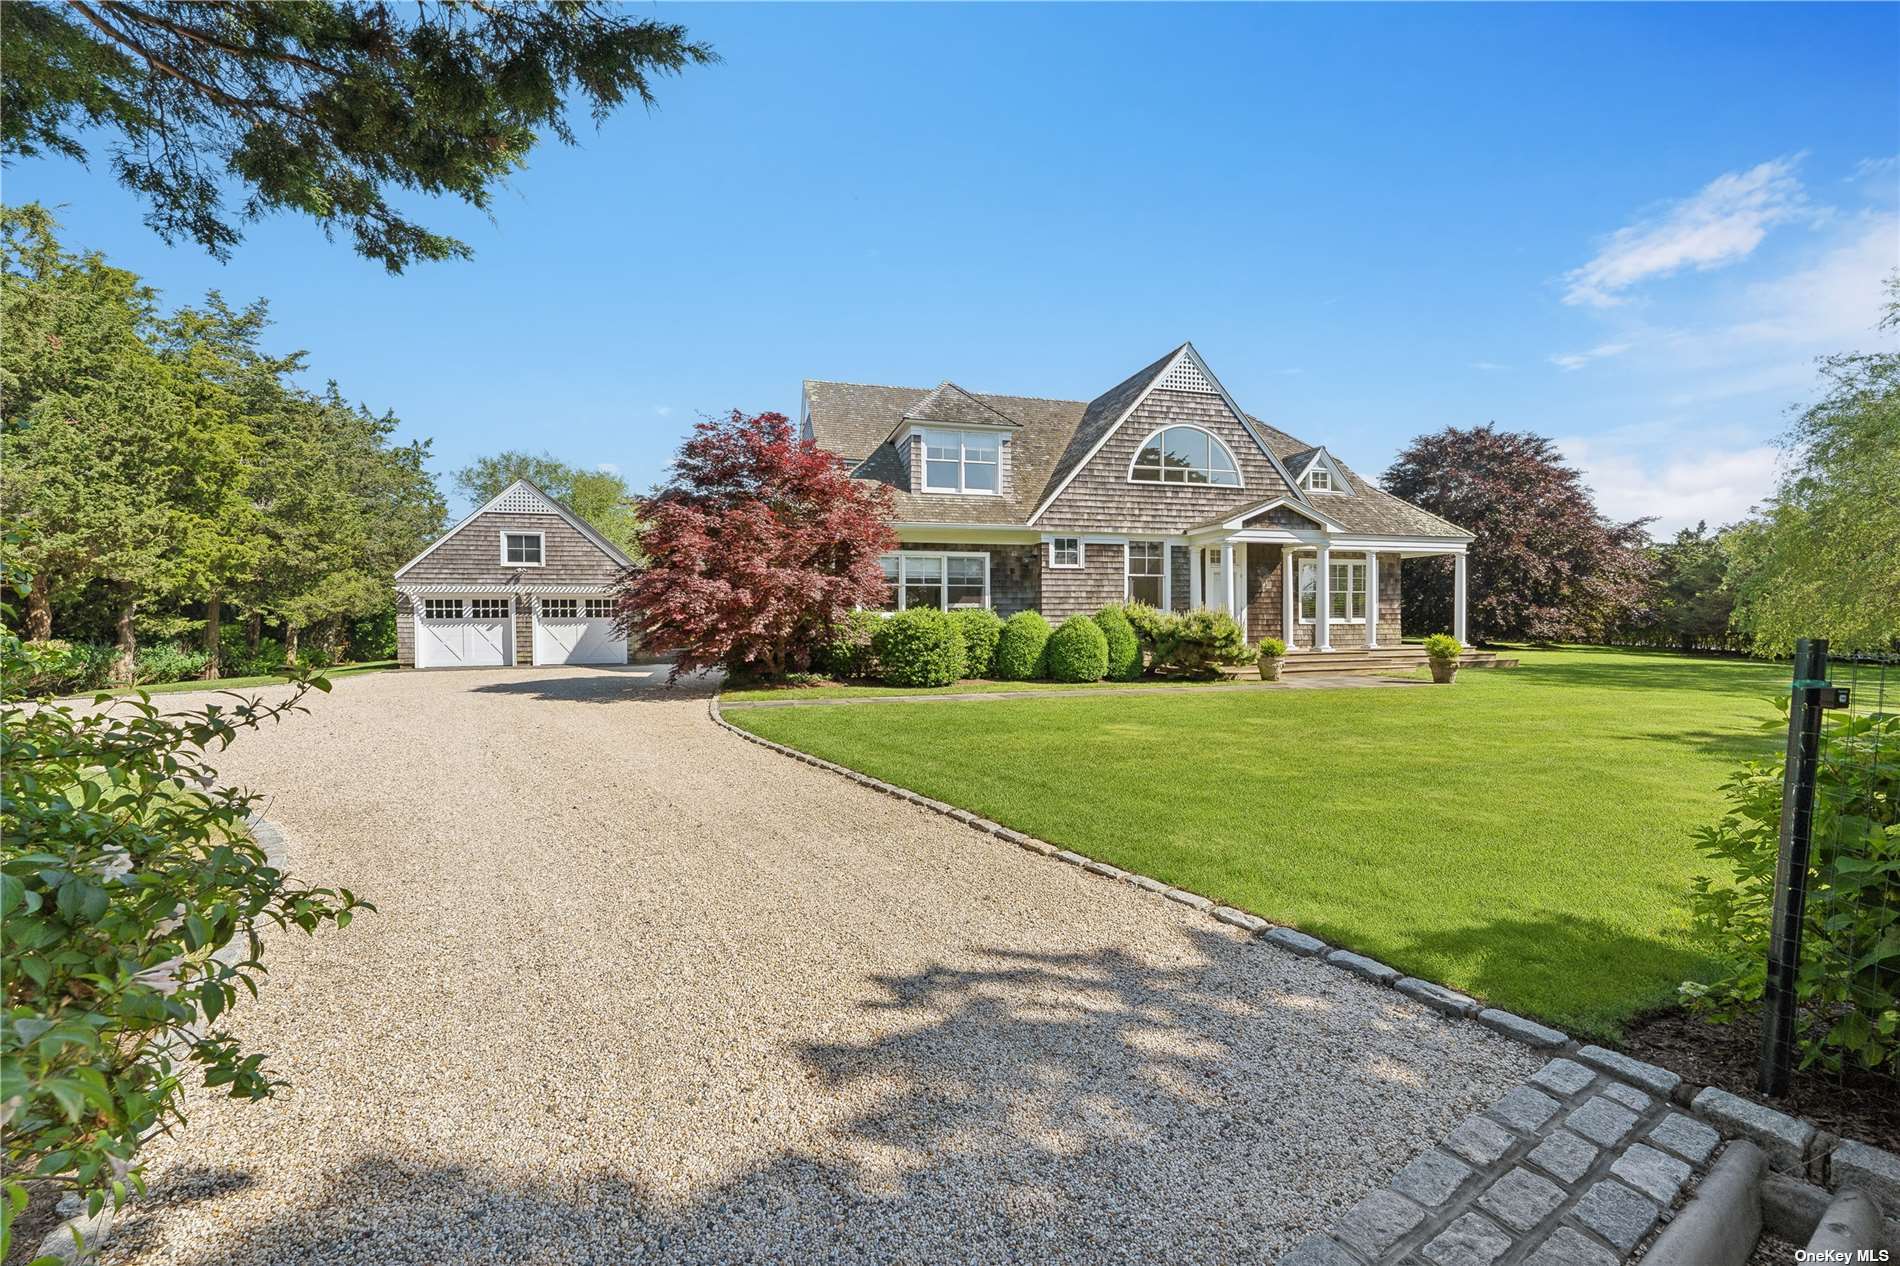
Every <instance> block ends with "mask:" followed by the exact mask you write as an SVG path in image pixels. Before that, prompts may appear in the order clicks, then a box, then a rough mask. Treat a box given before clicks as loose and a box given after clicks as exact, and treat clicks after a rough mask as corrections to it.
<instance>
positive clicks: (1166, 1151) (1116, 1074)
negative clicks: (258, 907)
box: [113, 928, 1534, 1266]
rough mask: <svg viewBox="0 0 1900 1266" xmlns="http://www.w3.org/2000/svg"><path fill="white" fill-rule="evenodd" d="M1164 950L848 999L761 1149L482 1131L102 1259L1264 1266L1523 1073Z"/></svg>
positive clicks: (1319, 993) (1305, 978)
mask: <svg viewBox="0 0 1900 1266" xmlns="http://www.w3.org/2000/svg"><path fill="white" fill-rule="evenodd" d="M1182 937H1183V943H1182V945H1181V946H1180V952H1178V953H1171V954H1168V955H1166V956H1149V957H1139V956H1136V955H1134V954H1131V953H1128V952H1126V951H1123V950H1120V949H1114V948H1087V949H1077V950H1075V951H1073V952H1041V953H1031V952H1023V951H1019V950H1013V949H1007V948H982V947H972V948H971V949H969V950H968V952H966V953H965V954H963V955H962V956H961V958H960V961H959V962H958V963H957V964H954V965H952V964H946V963H934V964H930V965H927V966H923V967H921V968H917V969H914V970H909V971H905V972H897V973H891V974H887V975H877V976H873V977H871V980H872V982H873V983H874V984H875V989H874V991H873V993H872V996H871V997H869V998H867V1000H866V1001H864V1002H863V1003H862V1004H861V1005H860V1006H859V1007H858V1008H856V1009H855V1012H854V1013H852V1014H845V1015H840V1016H839V1017H837V1024H836V1028H837V1030H838V1032H839V1033H840V1036H839V1037H838V1038H836V1039H835V1040H813V1039H812V1038H811V1037H809V1036H807V1037H804V1038H799V1039H797V1040H793V1041H789V1042H788V1043H787V1045H786V1048H785V1052H784V1059H783V1061H782V1063H781V1065H780V1068H779V1070H778V1073H777V1074H775V1076H774V1077H773V1078H771V1079H770V1083H769V1084H767V1085H764V1086H760V1087H757V1088H755V1091H754V1094H755V1096H756V1098H755V1099H754V1100H753V1101H752V1104H751V1110H756V1111H759V1112H765V1111H768V1110H769V1109H770V1108H771V1106H772V1104H771V1100H772V1099H773V1098H775V1097H783V1096H786V1095H802V1096H803V1100H804V1101H803V1102H802V1103H801V1106H800V1110H799V1111H798V1112H797V1113H796V1115H795V1116H793V1117H790V1118H788V1120H789V1121H791V1122H793V1123H795V1124H792V1125H791V1126H789V1127H788V1128H787V1129H786V1130H785V1131H784V1133H783V1135H782V1136H781V1137H780V1138H779V1139H778V1141H776V1142H775V1143H773V1144H771V1145H770V1146H760V1145H758V1144H756V1143H755V1144H753V1145H750V1146H747V1145H741V1144H739V1143H737V1142H733V1143H730V1144H725V1145H722V1141H721V1140H719V1139H715V1140H712V1141H710V1143H709V1142H708V1140H706V1139H704V1138H682V1137H678V1136H677V1135H675V1134H674V1133H673V1132H674V1131H684V1130H687V1129H689V1128H692V1127H693V1126H694V1124H695V1123H696V1122H699V1121H700V1120H701V1118H697V1117H694V1116H693V1115H692V1114H691V1113H689V1112H684V1111H669V1105H658V1107H659V1109H660V1111H659V1120H660V1121H661V1123H662V1125H663V1129H662V1131H661V1133H659V1134H657V1135H654V1136H652V1137H649V1138H646V1139H644V1140H642V1139H641V1138H640V1137H638V1136H636V1135H635V1134H628V1135H627V1136H626V1138H625V1139H624V1140H623V1141H622V1143H621V1146H622V1147H623V1148H624V1150H623V1151H622V1153H621V1157H620V1159H618V1160H617V1161H610V1162H609V1163H607V1164H605V1165H601V1164H598V1163H595V1164H590V1165H586V1166H578V1165H577V1166H576V1167H574V1168H572V1169H566V1168H565V1167H558V1166H557V1167H554V1168H553V1170H550V1169H548V1168H542V1169H536V1168H535V1167H533V1166H530V1165H524V1164H523V1163H521V1162H520V1160H519V1159H518V1158H517V1155H516V1149H515V1147H514V1145H513V1143H512V1142H511V1139H510V1137H509V1135H508V1133H507V1131H506V1130H505V1129H498V1130H497V1133H496V1135H495V1138H494V1156H493V1158H492V1160H491V1161H490V1162H489V1163H487V1164H482V1165H474V1164H469V1163H467V1162H466V1160H459V1161H450V1160H448V1159H446V1158H431V1157H428V1156H427V1155H426V1154H424V1153H423V1149H421V1148H418V1147H413V1146H408V1145H405V1142H404V1140H400V1139H387V1138H386V1139H376V1138H374V1137H373V1136H372V1137H368V1138H366V1139H365V1140H364V1144H365V1145H364V1146H363V1147H362V1148H361V1149H360V1150H358V1151H356V1152H355V1154H354V1155H353V1156H352V1157H351V1159H350V1160H349V1161H348V1162H347V1163H346V1164H343V1165H341V1166H340V1167H338V1168H335V1169H332V1170H329V1171H327V1172H325V1173H324V1174H323V1175H322V1179H321V1182H320V1184H318V1185H317V1186H315V1187H313V1188H306V1189H304V1190H302V1191H297V1190H294V1189H293V1190H289V1191H282V1192H278V1193H272V1195H273V1200H275V1201H276V1202H275V1203H271V1202H266V1201H247V1202H245V1203H244V1204H243V1205H242V1207H234V1208H232V1209H231V1210H229V1211H228V1214H227V1215H226V1216H228V1219H229V1221H228V1222H227V1223H226V1229H224V1230H223V1231H221V1232H220V1233H219V1234H218V1235H216V1236H212V1237H205V1236H199V1235H191V1234H190V1233H188V1232H183V1231H182V1228H179V1227H170V1228H163V1227H160V1226H159V1225H158V1224H159V1223H161V1222H165V1221H171V1220H177V1219H186V1220H188V1219H191V1218H194V1217H200V1216H203V1211H202V1210H201V1209H200V1210H193V1211H191V1212H187V1213H177V1212H168V1211H167V1208H166V1206H167V1205H168V1204H169V1202H170V1199H169V1197H170V1183H169V1181H167V1180H161V1182H160V1183H159V1184H158V1185H157V1187H156V1188H155V1190H154V1194H153V1200H152V1202H151V1204H150V1205H149V1206H148V1207H147V1210H146V1211H145V1212H142V1213H138V1214H135V1215H134V1217H133V1219H132V1221H131V1222H130V1223H129V1224H128V1225H127V1227H126V1228H125V1230H124V1232H123V1234H124V1235H125V1236H126V1237H128V1238H127V1240H126V1241H125V1244H124V1247H125V1248H127V1249H129V1250H131V1252H132V1257H131V1260H152V1261H158V1260H164V1261H167V1262H169V1263H173V1266H238V1264H239V1263H254V1262H256V1263H262V1262H290V1261H296V1262H306V1261H308V1262H319V1261H321V1262H364V1263H370V1262H374V1263H379V1264H380V1263H430V1264H432V1266H461V1264H463V1263H476V1262H481V1263H489V1262H510V1263H516V1262H522V1263H526V1262H537V1263H538V1262H603V1263H604V1262H625V1261H682V1262H684V1261H695V1262H697V1261H721V1262H727V1261H730V1262H738V1261H746V1262H751V1261H784V1262H803V1261H849V1262H889V1261H908V1262H948V1261H959V1262H961V1261H996V1262H1005V1261H1045V1260H1062V1261H1130V1262H1134V1261H1163V1260H1165V1261H1169V1262H1192V1261H1209V1262H1214V1261H1236V1260H1256V1261H1258V1260H1269V1261H1270V1260H1273V1258H1274V1257H1276V1256H1277V1255H1278V1254H1279V1253H1280V1252H1282V1251H1284V1250H1285V1249H1286V1248H1287V1247H1289V1246H1290V1245H1291V1244H1293V1243H1294V1242H1296V1241H1297V1240H1298V1239H1300V1238H1301V1237H1302V1236H1303V1235H1305V1234H1306V1233H1307V1232H1308V1231H1310V1230H1312V1229H1314V1228H1316V1227H1318V1226H1321V1225H1324V1224H1325V1223H1327V1222H1329V1221H1330V1220H1331V1219H1332V1218H1333V1217H1334V1216H1336V1215H1337V1214H1338V1213H1339V1212H1341V1211H1342V1210H1343V1209H1344V1208H1345V1207H1347V1206H1348V1205H1349V1204H1350V1203H1351V1202H1352V1201H1353V1200H1355V1199H1357V1198H1358V1196H1360V1195H1362V1194H1364V1193H1365V1192H1366V1191H1367V1190H1370V1189H1371V1188H1372V1187H1374V1186H1376V1185H1378V1184H1379V1183H1381V1182H1382V1181H1384V1179H1385V1178H1386V1177H1387V1176H1388V1175H1389V1174H1390V1173H1391V1172H1392V1171H1393V1170H1395V1169H1397V1168H1398V1167H1399V1166H1400V1165H1402V1164H1403V1163H1404V1162H1405V1161H1406V1160H1407V1159H1409V1157H1410V1156H1411V1155H1412V1154H1414V1153H1415V1152H1416V1151H1417V1150H1419V1149H1420V1148H1422V1147H1424V1146H1426V1145H1428V1144H1429V1143H1430V1142H1431V1141H1433V1140H1435V1139H1436V1138H1438V1137H1440V1136H1441V1135H1442V1134H1443V1133H1444V1131H1445V1130H1446V1129H1447V1128H1449V1126H1450V1125H1451V1124H1452V1123H1453V1122H1454V1121H1455V1120H1456V1119H1457V1118H1458V1117H1459V1116H1461V1115H1462V1114H1463V1113H1464V1112H1466V1111H1468V1110H1470V1109H1471V1108H1473V1107H1475V1106H1477V1105H1478V1104H1480V1103H1484V1102H1489V1101H1490V1100H1491V1099H1492V1098H1494V1097H1495V1096H1496V1095H1497V1094H1498V1093H1500V1092H1501V1090H1502V1089H1504V1088H1506V1087H1507V1086H1509V1085H1512V1084H1515V1082H1516V1081H1517V1080H1518V1079H1519V1078H1521V1077H1522V1076H1523V1075H1524V1072H1525V1071H1527V1070H1528V1068H1529V1067H1531V1066H1534V1061H1532V1060H1530V1059H1529V1057H1528V1056H1523V1055H1522V1054H1521V1052H1518V1050H1517V1048H1512V1047H1507V1046H1505V1045H1503V1044H1502V1043H1501V1041H1499V1040H1498V1039H1495V1038H1492V1037H1490V1036H1489V1035H1486V1034H1484V1033H1482V1032H1481V1031H1478V1030H1476V1029H1475V1027H1474V1026H1464V1027H1463V1028H1461V1029H1459V1030H1458V1031H1456V1032H1453V1031H1451V1030H1450V1029H1449V1028H1448V1026H1447V1025H1446V1024H1445V1022H1443V1021H1442V1020H1440V1019H1438V1018H1437V1017H1434V1016H1431V1015H1429V1014H1427V1013H1425V1012H1423V1011H1422V1010H1421V1009H1419V1008H1416V1007H1414V1006H1412V1005H1411V1004H1409V1003H1406V1002H1405V1001H1404V1000H1403V999H1400V998H1399V997H1397V996H1396V995H1394V994H1392V993H1390V992H1389V991H1375V990H1373V989H1371V988H1370V987H1368V986H1365V985H1363V984H1362V983H1360V982H1357V981H1355V980H1353V979H1352V978H1351V977H1348V976H1347V975H1345V973H1342V972H1338V971H1336V970H1334V969H1330V968H1326V967H1324V966H1321V965H1319V964H1315V963H1312V962H1310V961H1309V960H1299V959H1294V958H1292V957H1291V956H1288V955H1284V954H1282V953H1281V952H1280V951H1277V950H1275V949H1272V948H1270V947H1267V946H1264V945H1261V944H1259V943H1242V942H1240V941H1239V940H1237V939H1235V938H1233V937H1231V936H1229V935H1227V934H1224V933H1222V932H1220V931H1217V930H1211V929H1200V928H1184V929H1183V930H1182ZM529 1040H531V1038H530V1039H529ZM680 1040H681V1042H682V1043H687V1044H690V1043H691V1042H692V1041H693V1040H694V1035H692V1034H681V1035H680ZM506 1075H507V1072H506V1070H505V1069H498V1070H497V1076H501V1077H505V1076H506ZM653 1106H655V1105H648V1104H629V1105H624V1109H623V1111H621V1112H619V1113H617V1114H616V1116H617V1117H618V1118H619V1119H624V1120H629V1121H631V1120H636V1119H638V1118H639V1117H640V1116H641V1115H642V1114H643V1113H645V1112H646V1111H647V1110H648V1109H650V1108H652V1107H653ZM259 1110H260V1111H268V1110H269V1109H268V1107H265V1108H261V1109H259ZM498 1124H499V1123H498ZM608 1150H609V1151H610V1152H611V1151H612V1150H613V1149H611V1148H610V1149H608ZM682 1157H699V1158H701V1160H702V1162H704V1163H702V1164H701V1165H700V1166H699V1171H700V1172H695V1164H694V1163H693V1162H691V1161H690V1160H682ZM707 1158H710V1159H709V1160H707ZM273 1181H274V1182H276V1183H278V1184H280V1185H282V1179H281V1178H279V1179H274V1180H273ZM286 1199H287V1200H288V1201H289V1202H290V1204H289V1207H285V1205H284V1203H283V1200H286ZM141 1224H143V1225H141ZM161 1231H164V1232H166V1233H165V1234H160V1232H161ZM187 1237H189V1238H190V1239H192V1240H195V1242H196V1243H195V1245H194V1247H193V1249H192V1251H190V1252H185V1253H179V1252H177V1251H176V1250H175V1249H174V1248H170V1246H172V1245H174V1244H176V1243H177V1242H178V1241H179V1240H181V1239H185V1238H187ZM207 1239H209V1241H210V1246H209V1247H203V1248H199V1247H197V1246H199V1245H205V1244H206V1242H207ZM119 1248H120V1245H117V1244H115V1245H114V1253H113V1257H114V1259H115V1260H126V1259H125V1258H123V1257H121V1255H120V1253H119V1251H118V1250H119ZM141 1252H143V1253H144V1254H146V1255H145V1256H141ZM167 1254H168V1255H167Z"/></svg>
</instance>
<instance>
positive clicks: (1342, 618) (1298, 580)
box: [1293, 557, 1378, 625]
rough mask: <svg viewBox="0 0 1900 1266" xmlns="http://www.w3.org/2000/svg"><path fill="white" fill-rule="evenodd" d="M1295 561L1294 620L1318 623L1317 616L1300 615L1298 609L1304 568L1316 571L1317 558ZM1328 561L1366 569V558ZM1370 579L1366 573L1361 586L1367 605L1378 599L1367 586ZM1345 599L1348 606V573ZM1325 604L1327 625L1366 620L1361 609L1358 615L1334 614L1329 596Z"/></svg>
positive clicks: (1350, 585) (1350, 598) (1316, 591)
mask: <svg viewBox="0 0 1900 1266" xmlns="http://www.w3.org/2000/svg"><path fill="white" fill-rule="evenodd" d="M1296 561H1297V562H1298V564H1299V565H1298V567H1296V568H1295V569H1294V572H1293V613H1294V616H1295V622H1296V623H1299V624H1318V623H1319V619H1318V617H1316V616H1310V615H1300V614H1299V611H1300V606H1301V603H1300V594H1301V592H1302V591H1303V590H1305V588H1306V569H1307V568H1309V567H1311V568H1313V569H1314V570H1315V571H1317V570H1318V569H1319V559H1317V558H1312V557H1307V558H1300V559H1297V560H1296ZM1329 562H1330V564H1331V565H1332V566H1334V567H1357V568H1358V569H1359V570H1360V571H1361V572H1366V570H1367V568H1366V560H1365V559H1363V558H1360V559H1352V558H1335V559H1331V560H1329ZM1371 581H1372V578H1371V576H1370V575H1367V577H1366V585H1365V586H1362V587H1363V588H1364V590H1365V596H1366V603H1367V605H1368V606H1370V605H1371V604H1373V603H1375V602H1377V601H1378V599H1377V597H1376V596H1375V595H1374V594H1373V593H1372V590H1371V589H1370V587H1369V586H1370V585H1371ZM1318 592H1319V591H1318V590H1317V589H1315V590H1314V593H1315V594H1316V595H1317V593H1318ZM1327 592H1328V593H1329V594H1330V593H1331V592H1332V591H1331V590H1330V589H1328V590H1327ZM1346 601H1347V605H1348V606H1350V605H1351V603H1352V576H1351V575H1350V574H1348V575H1347V577H1346ZM1314 605H1315V606H1317V605H1318V602H1317V599H1316V600H1315V603H1314ZM1327 605H1328V610H1327V612H1326V623H1327V624H1328V625H1333V624H1364V623H1365V622H1366V613H1365V612H1364V611H1361V612H1360V613H1359V614H1358V615H1344V614H1338V615H1336V614H1334V613H1333V611H1332V610H1331V599H1330V598H1329V599H1328V600H1327Z"/></svg>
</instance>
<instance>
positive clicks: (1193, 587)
mask: <svg viewBox="0 0 1900 1266" xmlns="http://www.w3.org/2000/svg"><path fill="white" fill-rule="evenodd" d="M1201 571H1202V567H1201V547H1200V546H1199V545H1196V546H1193V547H1192V548H1190V549H1189V550H1188V609H1189V610H1190V611H1199V610H1200V609H1201Z"/></svg>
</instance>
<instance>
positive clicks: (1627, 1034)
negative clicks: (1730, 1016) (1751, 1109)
mask: <svg viewBox="0 0 1900 1266" xmlns="http://www.w3.org/2000/svg"><path fill="white" fill-rule="evenodd" d="M1760 1036H1761V1026H1760V1023H1759V1022H1758V1021H1756V1020H1752V1019H1742V1020H1737V1021H1736V1022H1735V1023H1733V1024H1708V1023H1706V1022H1704V1021H1702V1020H1699V1019H1697V1018H1696V1017H1694V1016H1692V1015H1689V1014H1688V1013H1687V1012H1683V1011H1663V1012H1659V1013H1658V1014H1656V1015H1652V1016H1649V1017H1648V1018H1646V1019H1642V1020H1638V1021H1636V1022H1635V1023H1633V1024H1631V1025H1630V1026H1629V1027H1628V1028H1627V1029H1626V1030H1625V1031H1624V1034H1623V1042H1622V1045H1623V1047H1624V1049H1625V1050H1627V1051H1628V1052H1629V1053H1630V1054H1631V1055H1634V1056H1635V1057H1636V1058H1638V1059H1646V1060H1649V1061H1650V1062H1651V1063H1655V1064H1661V1065H1662V1066H1663V1067H1664V1068H1667V1069H1670V1070H1671V1071H1673V1072H1678V1073H1681V1074H1682V1076H1683V1078H1684V1079H1685V1080H1688V1081H1691V1082H1694V1083H1696V1084H1697V1085H1701V1086H1720V1087H1721V1088H1722V1089H1723V1090H1726V1091H1729V1092H1730V1093H1731V1094H1737V1095H1741V1096H1742V1097H1743V1098H1745V1099H1753V1100H1755V1101H1756V1102H1757V1103H1765V1104H1767V1105H1768V1106H1769V1107H1772V1108H1778V1109H1780V1110H1781V1111H1783V1112H1788V1113H1792V1114H1793V1115H1795V1116H1798V1117H1806V1118H1807V1119H1808V1120H1810V1121H1813V1122H1814V1123H1815V1124H1817V1125H1819V1126H1820V1127H1821V1128H1822V1129H1824V1130H1828V1131H1831V1132H1833V1133H1835V1134H1839V1135H1841V1136H1842V1137H1844V1138H1852V1139H1859V1140H1860V1141H1861V1142H1863V1143H1871V1144H1873V1145H1874V1146H1875V1147H1884V1148H1886V1149H1887V1150H1888V1151H1893V1152H1900V1082H1896V1081H1895V1080H1894V1079H1893V1078H1891V1077H1882V1076H1879V1075H1877V1074H1874V1073H1869V1072H1865V1071H1854V1072H1849V1073H1846V1074H1843V1075H1842V1076H1841V1077H1839V1078H1836V1077H1833V1076H1831V1075H1829V1074H1826V1073H1820V1072H1814V1073H1803V1072H1800V1071H1798V1070H1797V1071H1796V1073H1795V1075H1794V1082H1793V1085H1792V1086H1791V1087H1790V1089H1789V1091H1788V1094H1787V1097H1786V1098H1784V1099H1779V1100H1776V1099H1770V1098H1768V1097H1766V1096H1765V1095H1762V1094H1759V1093H1757V1091H1756V1090H1755V1078H1756V1074H1757V1069H1758V1064H1759V1061H1760V1056H1761V1051H1760Z"/></svg>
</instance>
